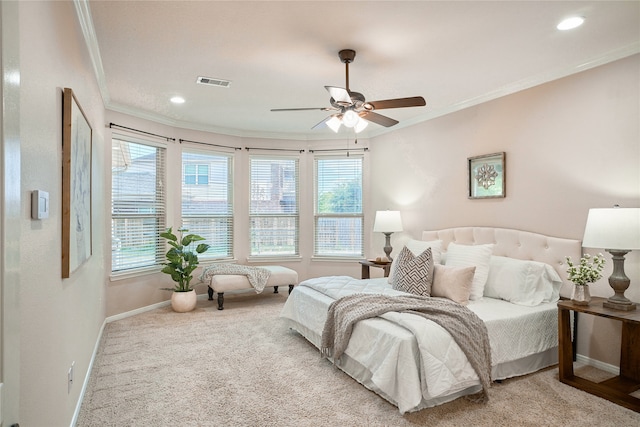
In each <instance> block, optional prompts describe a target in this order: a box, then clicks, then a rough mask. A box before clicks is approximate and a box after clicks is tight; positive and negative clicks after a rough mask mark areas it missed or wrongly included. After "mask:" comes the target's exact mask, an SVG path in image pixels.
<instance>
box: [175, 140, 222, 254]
mask: <svg viewBox="0 0 640 427" xmlns="http://www.w3.org/2000/svg"><path fill="white" fill-rule="evenodd" d="M232 160H233V159H232V156H231V155H229V154H224V153H213V152H207V151H199V150H190V149H186V150H183V151H182V169H183V171H184V175H183V176H184V179H183V181H182V227H183V228H185V229H188V230H189V233H193V234H198V235H200V236H202V237H204V238H205V240H204V242H202V243H206V244H208V245H209V250H207V252H205V253H203V254H201V255H200V259H225V258H232V257H233V179H232V176H233V173H232V164H233V163H232Z"/></svg>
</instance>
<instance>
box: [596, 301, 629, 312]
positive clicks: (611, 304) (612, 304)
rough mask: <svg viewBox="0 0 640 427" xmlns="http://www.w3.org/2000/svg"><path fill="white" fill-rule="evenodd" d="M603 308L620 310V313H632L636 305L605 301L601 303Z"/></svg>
mask: <svg viewBox="0 0 640 427" xmlns="http://www.w3.org/2000/svg"><path fill="white" fill-rule="evenodd" d="M602 306H603V307H606V308H611V309H614V310H622V311H633V310H635V309H636V305H635V304H634V303H632V302H631V301H629V303H628V304H625V303H620V302H615V301H605V302H603V303H602Z"/></svg>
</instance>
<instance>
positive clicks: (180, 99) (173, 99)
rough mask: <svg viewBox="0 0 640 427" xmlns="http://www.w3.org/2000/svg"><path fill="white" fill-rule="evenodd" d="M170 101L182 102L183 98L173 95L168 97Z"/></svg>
mask: <svg viewBox="0 0 640 427" xmlns="http://www.w3.org/2000/svg"><path fill="white" fill-rule="evenodd" d="M170 101H171V102H173V103H174V104H184V98H182V97H181V96H174V97H173V98H171V99H170Z"/></svg>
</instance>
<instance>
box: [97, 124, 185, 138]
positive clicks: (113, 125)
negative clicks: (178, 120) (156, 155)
mask: <svg viewBox="0 0 640 427" xmlns="http://www.w3.org/2000/svg"><path fill="white" fill-rule="evenodd" d="M109 127H110V128H113V127H117V128H120V129H126V130H128V131H132V132H137V133H141V134H144V135H151V136H155V137H157V138H162V139H166V140H167V141H175V140H176V139H175V138H169V137H168V136H162V135H158V134H155V133H151V132H145V131H143V130H138V129H133V128H128V127H126V126H120V125H117V124H115V123H109Z"/></svg>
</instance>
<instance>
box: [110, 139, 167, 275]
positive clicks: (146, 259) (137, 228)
mask: <svg viewBox="0 0 640 427" xmlns="http://www.w3.org/2000/svg"><path fill="white" fill-rule="evenodd" d="M111 172H112V173H111V194H112V196H111V270H112V271H113V272H119V271H125V270H132V269H137V268H142V267H149V266H154V265H158V264H159V263H160V262H162V259H163V257H164V242H163V241H161V238H160V236H159V234H160V232H161V231H164V230H165V181H164V180H165V149H164V148H162V147H157V146H153V145H147V144H142V143H136V142H130V141H125V140H122V139H113V140H112V162H111Z"/></svg>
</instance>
